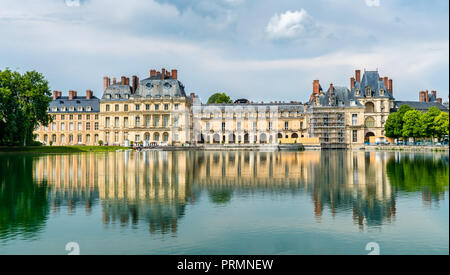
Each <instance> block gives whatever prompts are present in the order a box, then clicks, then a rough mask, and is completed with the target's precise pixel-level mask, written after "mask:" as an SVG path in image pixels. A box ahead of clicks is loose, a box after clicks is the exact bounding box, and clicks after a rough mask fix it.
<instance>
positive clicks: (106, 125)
mask: <svg viewBox="0 0 450 275" xmlns="http://www.w3.org/2000/svg"><path fill="white" fill-rule="evenodd" d="M109 122H110V118H109V117H107V118H106V119H105V127H106V128H109Z"/></svg>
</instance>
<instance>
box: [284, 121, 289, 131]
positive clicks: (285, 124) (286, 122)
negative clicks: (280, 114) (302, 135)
mask: <svg viewBox="0 0 450 275" xmlns="http://www.w3.org/2000/svg"><path fill="white" fill-rule="evenodd" d="M284 129H285V130H289V122H288V121H285V122H284Z"/></svg>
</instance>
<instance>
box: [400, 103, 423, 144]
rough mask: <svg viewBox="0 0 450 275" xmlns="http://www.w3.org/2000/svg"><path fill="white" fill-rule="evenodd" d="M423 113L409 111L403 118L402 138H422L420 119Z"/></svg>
mask: <svg viewBox="0 0 450 275" xmlns="http://www.w3.org/2000/svg"><path fill="white" fill-rule="evenodd" d="M422 115H423V114H422V112H420V111H417V110H414V109H413V110H409V111H407V112H406V113H405V115H404V116H403V128H402V136H403V137H406V138H409V137H412V138H414V141H415V139H416V138H418V137H420V131H421V125H420V118H421V116H422Z"/></svg>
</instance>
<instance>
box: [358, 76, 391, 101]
mask: <svg viewBox="0 0 450 275" xmlns="http://www.w3.org/2000/svg"><path fill="white" fill-rule="evenodd" d="M379 78H380V75H379V74H378V71H365V72H364V74H363V77H362V79H361V82H357V81H355V87H354V88H353V90H352V93H353V94H355V90H356V89H359V96H357V97H359V98H361V97H366V88H367V87H370V89H371V91H372V95H371V97H387V98H394V97H393V96H392V95H391V93H390V92H389V91H388V90H387V87H385V86H384V81H383V80H381V81H380V80H379ZM381 89H383V90H384V95H381V93H380V90H381Z"/></svg>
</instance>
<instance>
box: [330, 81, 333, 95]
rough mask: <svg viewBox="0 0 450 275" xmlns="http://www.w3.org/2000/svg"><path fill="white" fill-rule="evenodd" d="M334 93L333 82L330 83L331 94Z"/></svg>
mask: <svg viewBox="0 0 450 275" xmlns="http://www.w3.org/2000/svg"><path fill="white" fill-rule="evenodd" d="M333 93H334V87H333V83H330V94H331V95H332V94H333Z"/></svg>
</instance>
